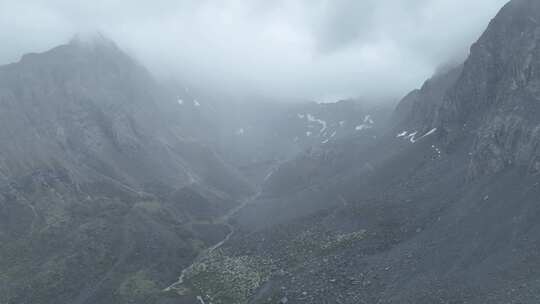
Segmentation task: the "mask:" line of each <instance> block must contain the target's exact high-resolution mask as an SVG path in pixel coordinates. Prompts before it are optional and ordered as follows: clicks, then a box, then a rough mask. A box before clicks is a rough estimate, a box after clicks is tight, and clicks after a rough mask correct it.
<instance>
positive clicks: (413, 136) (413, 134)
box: [405, 131, 418, 144]
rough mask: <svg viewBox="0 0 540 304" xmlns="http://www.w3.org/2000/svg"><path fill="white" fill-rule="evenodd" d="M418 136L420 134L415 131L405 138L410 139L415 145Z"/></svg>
mask: <svg viewBox="0 0 540 304" xmlns="http://www.w3.org/2000/svg"><path fill="white" fill-rule="evenodd" d="M416 134H418V131H414V132H413V133H411V134H409V135H407V136H405V138H406V139H408V140H409V141H410V142H411V143H413V144H414V143H415V142H416V139H415V137H416Z"/></svg>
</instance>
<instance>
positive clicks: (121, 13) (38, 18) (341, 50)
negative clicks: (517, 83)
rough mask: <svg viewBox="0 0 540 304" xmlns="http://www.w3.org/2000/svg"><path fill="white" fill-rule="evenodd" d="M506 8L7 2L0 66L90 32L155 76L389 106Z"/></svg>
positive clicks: (378, 1)
mask: <svg viewBox="0 0 540 304" xmlns="http://www.w3.org/2000/svg"><path fill="white" fill-rule="evenodd" d="M505 2H506V1H505V0H475V1H469V0H412V1H410V0H363V1H357V0H294V1H286V0H277V1H265V0H251V1H250V0H224V1H210V0H155V1H144V2H137V3H135V2H133V1H126V0H108V1H105V0H97V1H72V0H26V1H14V0H6V1H2V2H0V28H1V29H2V30H0V39H1V40H2V41H4V44H3V45H4V47H3V48H2V49H1V50H0V63H8V62H12V61H16V60H17V59H18V58H19V57H20V55H22V53H26V52H35V51H42V50H45V49H47V48H50V47H53V46H55V45H57V44H60V43H64V42H66V41H68V40H69V39H70V37H72V36H73V35H74V34H76V33H81V32H83V33H84V32H93V31H100V32H102V33H104V34H105V35H106V36H108V37H110V38H111V39H113V40H114V41H116V42H117V43H118V45H119V46H120V47H122V48H124V49H126V50H127V51H128V52H130V53H131V54H133V55H134V56H135V57H136V58H138V59H139V60H141V61H142V62H143V63H144V64H146V65H147V66H148V67H149V68H150V69H151V70H153V71H154V72H155V73H156V74H158V75H164V76H171V75H172V76H175V77H178V78H181V79H184V80H186V81H187V82H189V83H190V84H191V85H196V86H211V87H218V88H222V89H228V90H231V91H244V90H245V91H248V90H251V91H254V92H256V93H259V94H264V95H269V96H273V97H286V98H313V99H319V100H324V99H334V98H345V97H352V96H366V97H397V96H399V95H403V94H404V93H405V92H407V91H408V90H410V89H412V88H413V87H416V86H418V85H419V84H420V83H421V82H422V81H423V80H424V79H425V78H426V77H428V76H429V75H430V74H431V73H433V71H435V70H436V68H437V67H438V66H440V65H441V64H446V63H448V62H453V61H460V60H462V59H463V58H464V57H465V56H466V54H467V51H468V46H469V45H470V44H471V43H472V42H473V41H474V40H475V39H476V38H477V36H478V35H479V34H480V33H481V32H482V30H483V29H484V28H485V27H486V26H487V23H488V21H489V19H490V18H491V17H492V16H493V15H494V14H495V12H496V11H497V10H498V9H499V8H500V7H501V6H502V5H503V4H504V3H505Z"/></svg>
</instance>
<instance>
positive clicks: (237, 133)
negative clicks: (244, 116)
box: [236, 128, 246, 135]
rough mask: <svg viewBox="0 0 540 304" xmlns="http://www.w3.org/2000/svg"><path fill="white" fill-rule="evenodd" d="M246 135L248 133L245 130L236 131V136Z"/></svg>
mask: <svg viewBox="0 0 540 304" xmlns="http://www.w3.org/2000/svg"><path fill="white" fill-rule="evenodd" d="M244 133H246V132H245V130H244V128H240V129H238V130H237V131H236V135H244Z"/></svg>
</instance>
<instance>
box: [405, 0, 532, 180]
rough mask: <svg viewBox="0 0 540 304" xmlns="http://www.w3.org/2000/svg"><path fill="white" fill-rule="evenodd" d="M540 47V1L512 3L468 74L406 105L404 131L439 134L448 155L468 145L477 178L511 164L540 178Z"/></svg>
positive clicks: (457, 74)
mask: <svg viewBox="0 0 540 304" xmlns="http://www.w3.org/2000/svg"><path fill="white" fill-rule="evenodd" d="M539 42H540V2H538V1H531V0H514V1H511V2H510V3H508V4H507V5H506V6H505V7H504V8H503V9H502V10H501V11H500V12H499V14H498V15H497V16H496V17H495V18H494V19H493V20H492V21H491V23H490V24H489V26H488V28H487V30H486V31H485V32H484V34H483V35H482V36H481V37H480V39H479V40H478V41H477V42H476V43H475V44H473V46H472V47H471V51H470V56H469V57H468V59H467V60H466V62H465V63H464V65H463V68H457V69H454V70H453V71H450V72H449V73H447V74H445V75H439V76H437V77H434V78H433V79H432V80H430V81H428V82H427V83H426V84H425V85H424V87H423V88H422V89H421V90H418V91H414V92H412V93H411V94H410V95H409V96H407V97H406V98H405V99H404V100H403V101H402V102H401V104H400V106H399V107H398V108H397V111H396V113H398V115H399V117H401V118H403V121H404V122H403V123H402V125H406V126H407V125H411V124H412V125H413V126H415V128H417V129H422V130H417V131H424V132H425V131H426V130H431V129H433V128H437V130H438V132H439V135H440V136H442V137H443V138H444V139H445V141H446V149H452V148H453V147H454V146H456V145H458V142H460V141H461V142H463V141H466V140H465V139H468V140H469V141H470V142H472V147H471V148H470V151H469V152H470V153H469V156H470V175H471V176H472V177H474V176H478V175H480V174H490V173H496V172H499V171H501V170H503V169H504V168H507V167H508V166H510V165H512V166H514V165H517V166H526V167H528V168H529V169H530V170H531V171H537V170H538V167H539V164H538V158H539V151H538V144H539V143H540V138H539V137H538V129H539V127H540V44H539ZM407 113H409V114H407Z"/></svg>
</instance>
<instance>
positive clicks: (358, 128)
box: [354, 124, 373, 131]
mask: <svg viewBox="0 0 540 304" xmlns="http://www.w3.org/2000/svg"><path fill="white" fill-rule="evenodd" d="M371 128H373V127H372V126H370V125H367V124H361V125H358V126H356V128H354V129H355V130H356V131H362V130H367V129H371Z"/></svg>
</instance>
